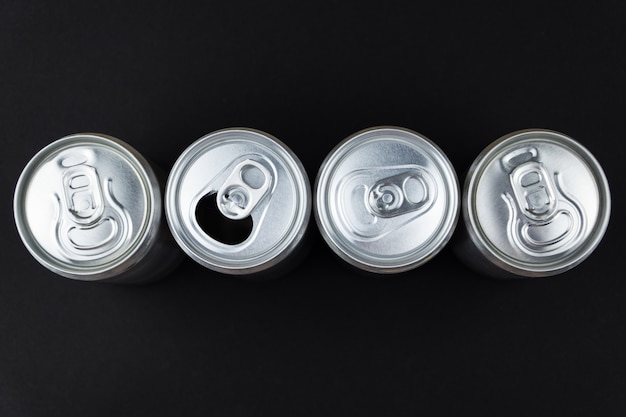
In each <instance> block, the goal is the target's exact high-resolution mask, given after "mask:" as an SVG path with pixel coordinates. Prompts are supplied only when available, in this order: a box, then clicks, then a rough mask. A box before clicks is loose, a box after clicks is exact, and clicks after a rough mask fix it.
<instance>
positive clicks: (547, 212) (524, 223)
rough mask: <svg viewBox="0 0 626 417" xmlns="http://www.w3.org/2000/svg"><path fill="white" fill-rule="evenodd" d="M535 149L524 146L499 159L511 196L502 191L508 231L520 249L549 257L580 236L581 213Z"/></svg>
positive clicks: (559, 178)
mask: <svg viewBox="0 0 626 417" xmlns="http://www.w3.org/2000/svg"><path fill="white" fill-rule="evenodd" d="M538 156H539V155H538V151H537V149H536V148H533V147H523V148H519V149H516V150H514V151H513V152H510V153H509V154H507V155H505V156H504V157H503V158H502V164H503V166H504V167H505V168H506V169H507V170H510V172H509V182H510V185H511V188H512V190H513V195H512V196H511V195H510V194H508V193H505V194H503V196H502V197H503V199H504V201H505V203H506V204H507V206H508V208H509V221H508V227H507V229H508V234H509V238H510V239H511V240H512V241H513V243H514V244H515V246H517V247H518V248H519V249H521V250H522V251H524V252H526V253H528V254H531V255H533V256H548V255H550V254H552V253H555V251H558V250H565V249H566V247H568V246H569V245H571V244H572V243H573V242H575V240H576V239H577V238H578V237H579V236H580V234H581V233H582V230H583V224H584V214H583V212H582V209H581V207H580V204H578V203H577V202H576V201H575V200H574V199H573V198H572V197H571V196H568V194H567V193H566V191H565V189H564V187H563V184H562V181H561V177H560V175H559V174H558V173H555V174H554V177H553V176H552V175H551V174H550V173H549V172H548V169H547V168H546V167H545V165H544V164H543V163H542V162H540V161H539V157H538Z"/></svg>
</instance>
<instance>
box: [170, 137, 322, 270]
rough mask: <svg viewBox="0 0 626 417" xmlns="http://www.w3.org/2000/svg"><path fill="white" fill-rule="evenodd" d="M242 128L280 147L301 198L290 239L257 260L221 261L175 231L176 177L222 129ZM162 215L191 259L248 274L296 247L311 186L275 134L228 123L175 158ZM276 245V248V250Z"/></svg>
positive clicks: (178, 220) (177, 225)
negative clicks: (227, 125)
mask: <svg viewBox="0 0 626 417" xmlns="http://www.w3.org/2000/svg"><path fill="white" fill-rule="evenodd" d="M237 132H242V133H245V134H250V133H252V134H254V135H256V138H260V139H261V140H263V141H267V142H266V143H264V144H271V145H278V149H280V152H279V153H284V156H286V157H287V158H284V159H283V162H284V166H285V167H289V169H288V170H289V171H290V173H291V174H292V176H293V178H294V179H295V180H296V181H297V183H298V185H297V186H296V188H297V189H298V190H300V192H301V195H302V200H300V203H301V204H299V207H301V209H300V208H299V209H298V213H297V215H296V216H295V218H294V223H293V224H294V225H295V226H296V227H295V231H294V232H292V233H290V234H288V236H290V241H289V242H288V243H287V244H286V245H285V246H282V247H281V246H275V247H274V248H272V249H270V250H269V251H268V253H270V255H269V256H266V257H262V259H260V260H256V261H255V259H254V258H252V259H251V260H250V261H249V262H248V263H246V264H244V263H242V262H240V261H237V262H233V263H226V262H221V261H220V260H219V259H216V258H214V257H211V256H207V254H206V253H204V252H201V251H200V250H199V249H198V247H197V246H198V245H194V244H193V243H192V242H189V241H187V240H186V239H185V238H184V236H183V235H182V234H181V233H180V232H179V230H183V229H184V228H185V225H184V222H183V221H182V219H181V215H180V213H179V210H178V208H177V206H176V204H175V200H176V194H177V189H178V186H179V185H180V184H179V183H180V180H181V178H182V177H183V175H184V174H185V172H186V170H187V168H188V167H189V166H190V165H191V164H192V163H193V162H194V160H195V159H196V158H197V157H198V155H200V154H201V152H202V148H204V147H206V146H209V145H210V144H211V143H213V142H215V141H217V140H219V139H220V136H221V135H222V134H224V133H237ZM164 206H165V217H166V220H167V224H168V226H169V229H170V231H171V234H172V236H173V237H174V240H175V241H176V243H177V244H178V245H179V246H180V248H181V249H182V250H183V251H184V252H185V253H186V254H187V255H188V256H189V257H190V258H192V259H193V260H194V261H195V262H197V263H199V264H200V265H202V266H204V267H206V268H208V269H211V270H213V271H216V272H219V273H223V274H228V275H251V274H255V273H258V272H262V271H265V270H267V269H269V268H272V267H273V266H275V265H277V264H279V263H280V262H281V261H283V260H284V259H286V258H287V257H289V255H290V254H291V253H292V252H293V251H294V250H295V249H296V248H297V247H298V245H299V244H300V242H301V241H302V239H303V237H304V235H305V233H306V230H307V227H308V224H309V220H310V215H311V187H310V183H309V178H308V175H307V172H306V170H305V168H304V165H303V164H302V162H301V161H300V159H299V158H298V157H297V155H296V154H295V153H294V152H293V151H292V150H291V148H289V147H288V146H287V145H286V144H285V143H284V142H282V141H281V140H279V139H278V138H276V137H275V136H273V135H271V134H269V133H267V132H265V131H262V130H259V129H254V128H249V127H228V128H222V129H218V130H215V131H212V132H210V133H207V134H206V135H204V136H202V137H200V138H199V139H197V140H195V141H194V142H193V143H191V145H189V146H188V147H187V148H186V149H185V150H184V151H183V152H182V153H181V154H180V155H179V157H178V158H177V159H176V161H175V162H174V165H173V167H172V169H171V171H170V174H169V176H168V179H167V183H166V187H165V204H164ZM276 248H280V250H276Z"/></svg>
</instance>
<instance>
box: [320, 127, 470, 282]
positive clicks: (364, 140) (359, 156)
mask: <svg viewBox="0 0 626 417" xmlns="http://www.w3.org/2000/svg"><path fill="white" fill-rule="evenodd" d="M315 215H316V220H317V223H318V226H319V229H320V232H321V234H322V236H323V237H324V239H325V240H326V242H327V243H328V244H329V246H330V247H331V248H332V249H333V250H334V251H335V252H336V253H337V254H338V255H339V256H340V257H341V258H343V259H344V260H345V261H347V262H348V263H350V264H352V265H354V266H356V267H358V268H361V269H363V270H366V271H370V272H376V273H395V272H402V271H406V270H409V269H412V268H415V267H417V266H419V265H421V264H423V263H425V262H426V261H428V260H429V259H431V258H432V257H433V256H435V255H436V254H437V253H438V252H439V251H440V250H441V249H442V248H443V247H444V246H445V245H446V243H447V242H448V241H449V239H450V237H451V235H452V233H453V231H454V228H455V226H456V223H457V220H458V215H459V185H458V180H457V176H456V173H455V171H454V168H453V167H452V164H451V163H450V161H449V160H448V158H447V157H446V155H445V154H444V153H443V151H442V150H441V149H439V147H438V146H437V145H435V144H434V143H433V142H431V141H430V140H429V139H427V138H425V137H424V136H422V135H420V134H418V133H416V132H413V131H411V130H408V129H404V128H400V127H393V126H389V127H387V126H381V127H373V128H369V129H365V130H363V131H360V132H357V133H355V134H353V135H351V136H350V137H348V138H347V139H345V140H344V141H342V142H341V143H340V144H339V145H338V146H337V147H335V149H333V150H332V151H331V152H330V153H329V155H328V156H327V157H326V159H325V160H324V162H323V163H322V166H321V167H320V170H319V173H318V176H317V180H316V201H315Z"/></svg>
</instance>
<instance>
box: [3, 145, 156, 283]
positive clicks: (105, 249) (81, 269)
mask: <svg viewBox="0 0 626 417" xmlns="http://www.w3.org/2000/svg"><path fill="white" fill-rule="evenodd" d="M161 213H162V205H161V193H160V191H159V183H158V180H157V177H156V175H155V173H154V171H153V170H152V168H151V167H150V165H149V163H148V162H147V161H146V160H145V159H144V158H143V157H142V156H141V155H140V154H139V153H138V152H137V151H136V150H135V149H133V148H132V147H131V146H130V145H128V144H127V143H125V142H123V141H121V140H119V139H116V138H113V137H111V136H107V135H102V134H94V133H81V134H75V135H70V136H66V137H64V138H61V139H59V140H57V141H55V142H53V143H51V144H49V145H48V146H46V147H45V148H43V149H42V150H41V151H39V152H38V153H37V154H36V155H35V156H34V157H33V158H32V159H31V160H30V161H29V162H28V164H27V165H26V167H25V168H24V170H23V171H22V174H21V175H20V178H19V180H18V182H17V186H16V189H15V195H14V215H15V222H16V225H17V229H18V232H19V234H20V237H21V238H22V241H23V242H24V244H25V246H26V247H27V249H28V250H29V252H30V253H31V254H32V255H33V256H34V257H35V258H36V259H37V260H38V261H39V262H40V263H41V264H42V265H44V266H45V267H47V268H48V269H50V270H51V271H53V272H55V273H57V274H59V275H62V276H65V277H68V278H73V279H79V280H85V281H99V280H104V279H108V278H111V277H114V276H118V275H120V274H122V273H124V272H125V271H126V270H128V269H129V268H131V267H132V266H133V265H135V264H136V263H138V262H139V261H141V260H142V258H143V257H144V256H145V255H146V253H147V252H148V249H149V248H150V246H151V245H152V242H153V241H154V239H155V238H156V234H157V232H156V231H157V230H158V228H159V224H160V218H161Z"/></svg>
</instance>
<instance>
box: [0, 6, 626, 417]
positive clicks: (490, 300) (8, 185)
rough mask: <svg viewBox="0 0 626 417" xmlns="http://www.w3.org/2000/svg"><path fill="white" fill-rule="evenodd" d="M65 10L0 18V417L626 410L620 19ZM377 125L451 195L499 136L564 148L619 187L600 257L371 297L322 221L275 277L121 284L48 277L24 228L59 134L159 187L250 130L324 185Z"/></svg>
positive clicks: (425, 277) (474, 11) (376, 9)
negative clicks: (158, 171)
mask: <svg viewBox="0 0 626 417" xmlns="http://www.w3.org/2000/svg"><path fill="white" fill-rule="evenodd" d="M57 3H58V2H43V1H30V2H24V1H17V0H8V1H3V2H0V140H1V142H0V143H1V145H2V147H3V156H4V157H3V162H2V164H0V173H1V176H0V187H1V192H2V196H3V197H4V200H5V202H4V204H2V205H0V210H2V211H1V214H2V218H3V219H4V221H3V222H1V223H0V232H1V233H2V236H3V240H4V242H3V244H2V250H1V251H0V256H1V261H2V265H3V272H2V277H1V279H0V416H3V417H5V416H6V417H13V416H63V417H70V416H96V415H98V416H99V415H102V416H125V415H137V416H157V415H164V416H165V415H168V416H200V415H202V416H261V415H268V416H275V415H286V416H300V415H316V416H331V415H332V416H334V415H337V416H346V415H359V416H364V415H372V416H401V415H411V416H518V415H519V416H561V415H562V416H568V417H571V416H593V417H598V416H624V415H626V338H625V337H624V335H625V333H626V302H625V300H626V280H625V279H624V268H623V267H622V266H621V262H622V260H623V257H624V256H623V250H624V247H623V246H621V244H620V243H619V241H620V239H621V237H620V236H623V233H624V232H625V231H626V230H625V228H624V220H623V219H622V218H621V216H622V212H623V209H622V208H623V203H624V193H625V191H626V189H625V184H624V179H625V175H624V168H625V166H626V164H625V162H626V153H625V147H624V130H625V126H626V125H625V121H624V120H625V119H624V110H625V109H626V69H625V68H626V58H625V57H626V55H625V53H624V52H625V50H626V48H625V47H626V26H625V25H624V21H625V18H626V13H625V8H624V7H623V6H622V5H621V4H620V3H619V2H617V1H613V2H611V1H608V2H595V3H599V4H595V3H594V4H588V5H585V6H575V5H571V4H569V3H563V5H561V6H557V5H548V4H545V2H540V3H537V4H535V5H530V4H525V5H524V6H523V7H519V6H511V5H509V4H507V3H497V2H496V3H484V4H477V3H468V4H467V5H465V6H461V7H452V6H449V5H443V4H442V5H439V4H437V3H436V2H433V3H432V4H431V3H424V4H413V5H412V6H410V7H409V6H407V5H404V4H402V3H400V2H398V3H397V4H396V3H394V2H392V3H390V2H381V3H379V4H375V5H374V4H367V5H365V4H362V3H359V2H354V3H353V4H348V3H343V2H311V3H310V4H306V5H304V4H298V3H297V2H296V3H289V2H284V3H277V2H219V3H218V2H214V3H210V2H191V3H185V2H156V3H155V2H152V3H149V4H148V3H146V6H145V7H139V6H137V5H134V4H128V2H102V3H101V4H98V5H96V4H94V3H93V2H69V3H68V2H62V3H59V4H57ZM407 3H408V2H407ZM381 124H385V125H397V126H403V127H407V128H410V129H413V130H416V131H418V132H420V133H422V134H424V135H426V136H427V137H429V138H430V139H432V140H433V141H435V142H436V143H437V144H438V145H439V146H440V147H441V148H442V149H443V150H444V151H445V152H446V154H447V155H448V156H449V158H450V159H451V161H452V162H453V164H454V165H455V167H456V169H457V172H458V173H459V175H460V176H462V174H463V172H464V171H465V170H466V169H467V167H468V166H469V165H470V163H471V161H472V160H473V159H474V157H475V156H476V155H477V154H478V153H479V152H480V151H481V150H482V149H483V148H484V147H485V146H486V145H487V144H489V143H490V142H491V141H493V140H495V139H496V138H498V137H500V136H501V135H503V134H506V133H508V132H511V131H514V130H518V129H523V128H532V127H540V128H549V129H554V130H557V131H561V132H563V133H565V134H567V135H570V136H572V137H573V138H575V139H577V140H578V141H579V142H581V143H582V144H583V145H584V146H586V147H587V148H588V149H589V150H591V151H592V152H593V154H594V155H595V156H596V157H597V159H598V160H599V161H600V163H601V164H602V166H603V167H604V170H605V172H606V174H607V177H608V178H609V181H610V185H611V191H612V198H613V215H612V218H611V222H610V225H609V229H608V231H607V234H606V236H605V238H604V240H603V241H602V243H601V244H600V246H599V247H598V248H597V250H596V251H595V252H594V253H593V254H592V255H591V256H590V257H589V258H588V259H587V261H585V262H584V263H583V264H581V265H580V266H578V267H577V268H575V269H574V270H572V271H570V272H568V273H566V274H563V275H560V276H557V277H551V278H546V279H538V280H523V281H516V282H504V281H496V280H490V279H485V278H482V277H480V276H478V275H476V274H475V273H473V272H471V271H469V270H468V269H467V268H466V267H464V265H462V264H461V263H460V262H459V261H458V260H457V259H456V258H455V257H454V255H453V254H452V252H451V250H450V249H449V248H445V249H444V250H443V251H442V252H441V253H440V254H439V255H438V256H437V257H435V258H434V259H433V260H432V261H430V262H429V263H427V264H426V265H424V266H422V267H420V268H418V269H416V270H414V271H412V272H410V273H405V274H401V275H398V276H391V277H388V278H385V279H376V278H371V277H363V276H361V275H360V274H357V273H355V272H353V271H351V270H349V269H348V268H346V267H345V265H344V264H343V263H342V262H341V261H339V260H338V259H337V258H335V257H334V256H333V254H332V252H331V251H330V249H329V248H328V247H327V246H326V245H325V244H324V242H323V241H322V240H321V238H320V236H319V233H317V229H316V228H315V224H314V223H312V224H311V227H312V228H314V230H313V232H314V233H312V239H313V249H312V252H311V253H310V254H309V256H308V257H307V258H306V259H305V260H304V262H303V263H302V264H300V265H299V267H298V268H297V269H296V270H295V271H294V272H292V273H291V274H290V275H288V276H285V277H283V278H282V279H278V280H273V281H268V282H261V283H251V282H246V281H242V280H238V279H234V278H231V277H226V276H221V275H217V274H216V273H212V272H210V271H209V270H206V269H204V268H202V267H201V266H199V265H197V264H195V263H194V262H193V261H191V260H190V259H187V260H185V261H184V263H183V264H182V265H181V266H180V267H179V268H178V269H177V270H176V272H175V273H173V274H172V275H171V276H169V277H168V278H166V279H164V280H162V281H160V282H158V283H155V284H152V285H148V286H143V287H133V288H128V287H120V286H112V285H103V284H89V283H85V282H78V281H72V280H69V279H64V278H61V277H58V276H55V275H53V274H52V273H50V272H48V271H47V270H46V269H44V268H43V267H41V266H40V265H39V264H38V263H37V262H36V261H35V260H34V259H33V258H32V257H31V256H30V255H29V254H28V252H27V251H26V249H25V248H24V246H23V244H22V243H21V241H20V240H19V238H18V235H17V232H16V229H15V225H14V222H13V213H12V206H11V204H12V198H13V190H14V186H15V182H16V180H17V178H18V175H19V173H20V172H21V170H22V168H23V167H24V165H25V164H26V163H27V161H28V160H29V159H30V158H31V157H32V156H33V155H34V154H35V153H36V152H37V151H38V150H39V149H41V148H42V147H44V146H45V145H47V144H48V143H50V142H52V141H53V140H55V139H58V138H60V137H62V136H65V135H68V134H71V133H77V132H86V131H87V132H101V133H106V134H110V135H113V136H117V137H119V138H121V139H123V140H126V141H127V142H128V143H130V144H131V145H133V146H134V147H135V148H137V149H138V150H139V151H141V152H142V153H143V154H144V155H145V156H147V157H148V158H150V159H151V160H153V161H154V162H155V163H156V164H157V165H159V166H160V167H162V168H163V169H164V170H165V171H168V170H169V169H170V168H171V166H172V164H173V163H174V161H175V159H176V157H177V156H178V155H179V154H180V153H181V152H182V151H183V149H185V148H186V147H187V146H188V145H189V144H191V143H192V142H193V141H194V140H196V139H198V138H199V137H201V136H203V135H204V134H206V133H209V132H211V131H214V130H217V129H220V128H225V127H232V126H246V127H252V128H257V129H261V130H264V131H266V132H269V133H271V134H273V135H275V136H276V137H278V138H279V139H281V140H282V141H283V142H285V143H286V144H287V145H288V146H289V147H291V149H293V151H294V152H295V153H296V154H297V155H298V156H299V157H300V158H301V160H302V162H303V163H304V166H305V168H306V170H307V172H308V174H309V176H310V177H311V179H313V178H314V177H315V175H316V173H317V169H318V168H319V165H320V164H321V162H322V160H323V158H324V157H325V156H326V154H327V152H328V151H330V150H331V149H332V147H334V146H335V145H336V144H337V143H338V142H339V141H340V140H342V139H343V138H345V137H346V136H348V135H349V134H351V133H353V132H355V131H358V130H360V129H363V128H367V127H370V126H375V125H381ZM620 271H622V272H620Z"/></svg>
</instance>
